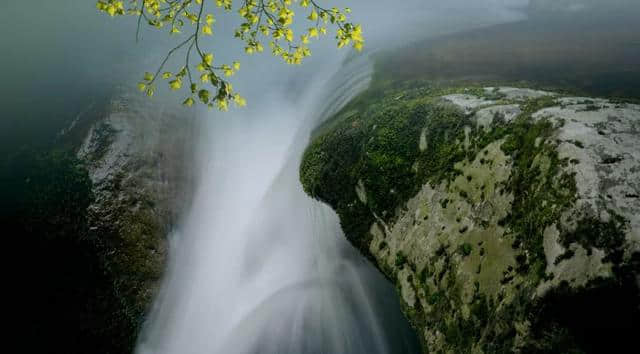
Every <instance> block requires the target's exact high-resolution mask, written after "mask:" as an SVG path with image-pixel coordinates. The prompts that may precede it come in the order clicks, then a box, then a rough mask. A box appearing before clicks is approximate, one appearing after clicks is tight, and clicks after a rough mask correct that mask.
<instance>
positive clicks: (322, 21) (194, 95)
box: [96, 0, 364, 111]
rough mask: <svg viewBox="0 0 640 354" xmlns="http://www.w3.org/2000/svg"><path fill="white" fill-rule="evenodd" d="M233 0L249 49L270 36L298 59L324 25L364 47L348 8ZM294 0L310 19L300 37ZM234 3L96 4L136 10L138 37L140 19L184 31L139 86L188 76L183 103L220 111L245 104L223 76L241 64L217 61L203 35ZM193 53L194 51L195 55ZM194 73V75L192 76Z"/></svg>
mask: <svg viewBox="0 0 640 354" xmlns="http://www.w3.org/2000/svg"><path fill="white" fill-rule="evenodd" d="M125 2H127V3H128V4H127V5H125ZM236 3H239V4H240V6H239V8H238V9H237V13H238V14H239V15H240V16H241V18H242V23H241V24H240V26H239V27H238V28H236V29H235V37H236V38H238V39H239V40H241V41H244V43H245V52H246V53H247V54H254V53H260V52H262V51H263V50H264V46H263V43H266V42H268V43H269V44H268V45H269V47H270V49H271V52H272V54H273V55H274V56H277V57H281V58H282V59H283V60H284V61H285V62H286V63H288V64H301V63H302V61H303V59H304V58H305V57H308V56H310V55H311V50H310V49H309V46H308V44H309V42H310V41H311V40H312V39H314V38H317V37H320V36H321V35H326V33H327V27H328V26H333V27H335V28H336V36H335V38H336V41H337V45H338V47H339V48H342V47H344V46H347V45H349V44H351V45H352V46H353V48H355V49H356V50H358V51H360V50H362V46H363V43H364V39H363V37H362V28H361V26H360V25H356V24H353V23H351V22H349V21H348V20H347V14H349V13H350V12H351V10H350V9H349V8H344V9H343V10H340V9H338V8H336V7H333V8H331V9H327V8H324V7H322V6H320V5H318V3H317V2H316V1H314V0H236ZM294 3H295V4H297V5H298V7H300V8H301V9H302V11H306V12H307V14H308V16H307V17H306V19H307V20H308V21H310V27H309V28H308V29H307V30H306V31H305V32H304V33H301V34H299V38H298V39H296V37H295V33H294V31H293V29H292V28H291V25H292V24H293V21H294V17H295V12H294V9H293V7H294V6H293V5H294ZM214 5H215V6H214ZM233 5H234V4H233V0H127V1H123V0H98V2H97V4H96V6H97V8H98V10H100V11H102V12H105V13H106V14H108V15H109V16H112V17H113V16H125V15H132V16H136V17H137V21H138V22H137V30H136V40H138V39H139V37H140V29H141V27H142V25H143V23H144V24H148V25H149V26H151V27H154V28H157V29H160V30H167V31H168V32H169V34H170V35H174V36H182V37H181V40H180V42H179V43H178V44H177V45H176V46H175V47H173V48H172V49H171V50H169V52H168V53H167V55H166V56H165V57H164V60H163V61H162V63H161V64H160V66H159V67H158V68H157V70H156V71H155V72H147V73H145V75H144V77H143V80H142V81H141V82H140V83H139V84H138V88H139V89H140V91H142V92H146V94H147V95H148V96H150V97H151V96H153V93H154V91H155V89H156V82H157V81H158V80H159V79H164V80H167V82H168V85H169V87H170V88H171V90H174V91H177V90H180V89H183V88H184V86H185V85H184V83H185V82H188V86H187V87H186V88H187V89H188V91H189V96H188V97H186V98H185V99H184V102H183V104H184V105H186V106H189V107H190V106H192V105H193V104H194V103H196V102H200V103H202V104H205V105H208V106H209V107H213V106H214V105H215V106H217V108H218V109H220V110H223V111H226V110H227V109H228V107H229V102H230V101H233V102H234V103H235V104H236V105H237V106H244V105H245V104H246V102H245V99H244V98H242V96H240V95H239V94H238V93H236V92H234V91H233V87H232V85H231V83H230V82H229V81H227V80H226V79H224V78H225V77H230V76H233V75H234V74H235V73H236V72H237V71H238V70H240V63H239V62H238V61H234V62H232V63H226V64H218V63H216V62H215V57H214V53H208V52H205V51H203V50H202V41H203V40H204V38H205V37H208V36H213V34H214V30H213V28H214V24H215V23H216V16H215V15H214V12H217V13H224V12H227V13H228V12H231V11H232V10H233V9H234V6H233ZM211 8H213V9H211ZM183 32H184V34H183ZM185 36H186V37H185ZM180 51H182V52H183V53H184V56H185V59H184V65H182V66H180V67H178V68H176V69H177V70H176V71H175V72H171V71H166V70H165V66H166V65H167V61H168V60H169V58H171V56H172V55H174V54H176V53H177V52H180ZM194 53H195V55H197V58H196V59H195V60H193V56H194ZM192 60H193V61H192ZM194 69H195V70H194ZM196 74H197V75H198V77H194V76H196Z"/></svg>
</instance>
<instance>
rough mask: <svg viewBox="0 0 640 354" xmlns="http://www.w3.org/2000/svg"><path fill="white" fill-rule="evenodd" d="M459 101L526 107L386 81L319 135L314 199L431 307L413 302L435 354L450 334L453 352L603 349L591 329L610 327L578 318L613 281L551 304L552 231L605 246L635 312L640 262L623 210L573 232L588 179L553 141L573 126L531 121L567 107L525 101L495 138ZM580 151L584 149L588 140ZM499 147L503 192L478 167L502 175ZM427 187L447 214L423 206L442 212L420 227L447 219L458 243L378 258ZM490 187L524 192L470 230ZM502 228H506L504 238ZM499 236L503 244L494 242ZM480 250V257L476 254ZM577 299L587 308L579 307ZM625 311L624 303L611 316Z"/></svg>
mask: <svg viewBox="0 0 640 354" xmlns="http://www.w3.org/2000/svg"><path fill="white" fill-rule="evenodd" d="M451 93H472V94H476V95H479V96H481V97H485V98H486V95H491V94H493V95H494V97H493V99H494V100H497V101H498V104H510V103H513V102H509V101H508V100H505V99H504V98H503V97H498V96H495V93H491V92H489V93H487V92H485V91H484V90H481V89H480V86H473V87H470V88H469V87H456V86H454V87H446V86H442V85H441V84H431V85H425V86H421V84H420V83H418V82H413V83H405V84H398V83H390V82H381V81H374V83H373V86H372V88H371V89H370V90H369V91H367V92H365V93H364V94H362V95H360V96H359V97H358V98H356V99H355V100H354V101H353V102H351V103H350V104H349V105H347V107H345V108H344V110H343V111H342V112H340V113H338V114H336V115H335V116H334V117H332V118H330V119H329V120H328V121H327V122H326V123H325V124H323V125H322V126H321V127H319V128H318V129H317V130H316V132H315V134H314V137H313V140H312V142H311V144H310V146H309V148H308V149H307V151H306V152H305V154H304V157H303V161H302V164H301V167H300V176H301V181H302V184H303V186H304V189H305V191H306V192H307V193H308V194H310V195H312V196H313V197H315V198H318V199H321V200H323V201H325V202H327V203H329V204H330V205H331V206H332V207H334V209H335V210H336V211H337V212H338V214H339V216H340V220H341V223H342V225H343V228H344V230H345V234H346V236H347V238H348V239H349V240H350V241H351V242H352V243H353V244H354V245H356V246H357V247H358V248H360V249H361V250H362V251H363V252H364V254H366V255H367V256H368V257H371V258H373V259H374V260H376V261H377V262H379V263H378V265H379V266H380V268H381V269H382V271H383V272H384V273H385V274H386V275H387V277H389V279H391V280H392V281H395V282H396V285H398V286H399V287H400V288H402V289H403V291H404V290H406V287H407V286H408V287H411V288H412V289H413V292H415V293H416V295H417V298H418V299H421V301H416V303H415V305H413V306H409V305H407V304H403V306H404V311H405V313H406V314H407V316H408V317H409V320H410V322H411V323H412V325H413V326H414V327H415V328H417V329H418V330H419V332H420V333H424V331H425V329H427V330H428V332H429V333H430V334H428V335H427V336H426V337H425V336H421V340H422V344H423V347H424V349H425V351H430V350H439V349H442V348H443V347H442V346H441V344H437V343H441V342H439V340H438V339H437V338H436V337H437V335H436V333H440V334H441V335H442V338H443V340H444V342H445V343H446V346H445V348H452V350H454V351H458V352H471V351H472V350H474V348H476V347H477V348H480V349H482V350H484V351H485V352H492V353H493V352H495V353H508V352H512V351H513V350H514V348H515V347H518V348H523V349H526V350H530V351H534V352H536V351H542V352H548V351H555V350H561V351H563V350H569V349H571V350H572V351H575V352H580V351H581V350H582V349H585V348H589V345H600V344H601V343H603V342H601V341H597V340H596V339H593V338H586V337H585V336H583V335H582V334H581V333H592V335H595V332H593V331H592V329H591V327H589V326H595V327H597V328H602V326H600V325H598V324H597V323H596V322H594V321H587V320H586V319H584V318H583V322H581V323H577V322H575V321H573V320H572V319H571V315H570V314H571V313H573V311H576V312H577V311H580V310H579V308H581V309H583V310H582V311H583V312H584V309H586V308H589V306H588V305H587V301H595V300H594V299H595V298H593V297H592V296H594V295H593V294H594V292H593V291H595V290H593V289H600V285H598V284H596V282H593V281H592V282H591V283H589V284H588V285H587V286H585V287H583V288H580V289H571V291H564V292H563V291H562V290H558V291H554V292H551V293H550V295H548V296H545V297H542V298H537V297H536V295H535V294H536V291H537V290H536V289H537V287H538V285H539V284H541V283H542V282H544V281H547V280H550V279H552V278H553V274H546V268H547V264H546V257H545V253H544V247H543V239H544V231H545V229H547V228H548V227H549V226H551V225H554V224H555V225H556V226H557V227H558V228H559V229H560V234H561V241H562V243H563V244H564V246H565V247H568V245H569V244H571V243H576V242H577V243H578V244H580V245H582V246H583V247H585V248H586V249H587V250H590V249H592V248H594V247H596V248H599V249H604V250H606V253H607V259H606V260H610V261H613V262H614V272H615V273H616V275H615V277H614V278H613V279H614V280H612V282H613V283H612V284H617V285H615V286H614V285H612V286H610V287H609V288H610V289H609V290H606V291H611V292H610V293H606V296H614V295H613V294H614V293H615V291H622V292H623V294H625V295H624V296H626V298H625V299H627V300H628V302H627V303H626V305H625V306H630V307H629V308H631V307H632V306H633V305H630V303H631V302H632V300H630V299H631V294H637V290H638V289H637V287H636V286H635V285H634V283H633V280H632V279H627V278H624V276H623V274H627V275H628V274H634V273H633V272H631V271H628V269H627V268H628V267H635V268H634V269H640V267H639V266H638V264H636V263H640V262H636V263H633V262H622V263H621V260H622V253H623V248H622V246H623V244H624V230H625V229H624V228H625V222H624V220H623V219H622V218H619V217H617V216H616V215H615V214H613V213H612V217H611V220H610V221H608V222H602V221H598V220H590V219H588V218H587V219H584V220H581V221H580V222H578V223H577V225H578V228H577V229H576V230H574V231H572V232H569V231H567V230H564V229H562V227H561V226H560V223H558V221H559V220H560V218H561V215H562V214H563V213H564V212H565V211H567V210H570V209H571V208H572V207H573V205H574V203H575V199H576V194H577V189H576V185H575V178H574V176H573V175H572V174H570V173H568V172H566V171H567V169H566V167H568V166H569V164H576V163H579V161H571V160H569V159H566V160H563V159H560V158H559V156H558V153H557V151H556V147H557V146H556V144H557V143H556V141H555V140H554V139H553V136H554V133H555V131H556V129H557V128H559V126H560V124H562V122H557V123H556V122H553V121H551V120H549V119H546V118H544V117H538V118H537V119H533V117H532V115H533V113H535V112H538V111H540V110H542V109H544V108H546V107H551V106H556V105H557V103H556V99H557V98H555V97H550V96H545V97H541V98H537V99H529V100H527V101H525V102H524V103H522V105H521V108H522V113H521V114H520V115H519V116H518V117H516V118H515V119H514V120H512V121H510V122H505V121H504V119H503V117H498V116H496V117H495V118H496V119H494V122H493V124H492V126H491V129H489V130H488V131H485V130H484V129H482V128H476V127H474V124H473V122H472V121H471V118H470V116H471V115H465V114H463V113H462V112H460V111H459V110H457V109H456V108H454V107H453V106H452V105H450V104H447V103H444V102H443V101H442V100H440V99H439V97H440V96H441V95H446V94H451ZM573 143H574V144H575V145H576V146H578V147H581V148H584V144H583V143H581V142H579V141H575V142H573ZM492 144H493V146H491V147H490V146H489V145H492ZM496 149H498V151H500V152H501V154H502V153H503V154H504V155H506V156H507V162H508V164H509V167H510V172H508V175H507V177H505V180H504V181H501V182H495V181H493V184H492V182H491V180H488V179H487V178H495V176H494V177H485V176H483V175H482V174H479V173H476V174H474V175H472V174H471V173H470V172H469V171H473V170H469V168H470V167H469V166H472V163H473V162H474V161H476V162H478V163H479V164H480V166H481V168H492V167H491V166H493V165H494V164H495V163H496V162H497V160H496V156H499V155H496V154H495V150H496ZM490 151H493V152H490ZM425 183H429V185H430V186H431V187H432V188H433V189H435V190H437V191H444V192H442V193H443V194H442V195H440V196H439V197H438V198H436V199H429V200H433V201H434V202H436V203H438V204H437V206H436V205H424V206H421V207H422V208H425V210H432V209H437V210H438V211H437V213H436V212H431V214H429V213H428V212H423V211H422V209H419V210H416V216H415V218H416V219H415V221H414V225H416V222H418V220H417V218H418V212H419V213H421V214H420V216H419V217H420V222H427V220H431V218H429V215H432V216H433V215H437V217H436V218H446V220H451V222H452V220H455V221H456V223H457V224H456V225H457V226H456V227H455V228H453V229H452V231H453V232H454V233H455V234H452V235H449V236H446V235H444V236H442V237H449V238H448V240H449V241H445V243H440V246H439V248H438V250H437V251H434V253H433V255H430V254H427V255H425V254H419V255H415V254H411V253H409V254H406V253H405V252H403V251H401V250H398V249H397V248H393V247H397V246H393V247H392V246H390V244H391V243H389V244H387V242H385V241H379V239H378V241H377V242H381V243H380V247H379V250H383V249H384V252H382V251H381V252H380V254H378V255H376V256H374V255H372V254H370V253H369V250H370V248H369V245H370V243H371V241H372V237H373V236H372V234H371V233H370V232H369V230H370V228H371V225H373V224H374V223H376V222H377V223H378V224H379V227H380V228H382V227H385V228H386V227H393V225H394V223H395V222H396V221H397V218H398V217H400V216H402V215H405V214H404V208H406V203H407V201H409V199H411V198H413V197H414V196H416V194H417V193H418V191H419V190H420V189H421V188H422V186H423V185H424V184H425ZM356 186H360V187H359V188H360V191H364V192H365V193H366V203H364V202H362V201H361V199H359V198H358V196H357V193H356ZM438 186H443V187H442V188H440V189H438ZM489 191H492V192H491V193H493V191H495V193H499V195H501V196H502V195H503V194H508V195H510V196H512V199H509V200H510V207H509V208H508V209H507V210H505V212H506V217H502V216H500V217H498V218H497V219H496V220H498V221H491V222H489V221H486V220H480V221H476V223H475V228H474V229H471V230H470V229H469V226H467V225H466V224H463V223H462V219H463V218H464V215H463V214H459V212H460V207H461V205H462V204H461V203H463V204H464V203H468V204H471V206H472V207H479V206H480V205H481V203H485V201H486V199H485V198H487V197H488V196H490V195H491V194H488V192H489ZM491 202H495V201H493V200H491ZM494 212H495V211H494ZM433 213H436V214H433ZM449 213H452V214H451V215H449ZM410 214H411V215H413V211H411V212H410ZM501 215H504V214H501ZM403 220H406V219H403ZM446 220H445V221H442V220H441V221H440V222H446ZM383 224H384V225H383ZM478 227H480V229H478ZM414 230H415V229H414ZM442 230H445V228H444V227H443V228H442ZM482 230H484V231H482ZM498 230H504V235H502V234H501V233H498ZM412 232H415V231H412ZM434 232H435V231H434ZM442 232H447V231H442ZM500 232H502V231H500ZM494 234H496V235H497V236H491V235H494ZM487 235H489V236H487ZM434 236H435V235H434ZM384 237H389V235H386V236H384ZM416 237H420V236H416ZM439 237H440V236H439ZM480 237H482V238H480ZM487 237H495V239H492V238H487ZM497 238H500V239H499V240H498V239H497ZM454 239H455V240H460V241H452V240H454ZM504 241H507V242H508V243H507V244H506V247H507V248H508V249H507V250H505V249H504V248H501V247H500V245H502V244H503V242H504ZM447 242H451V243H447ZM476 243H477V244H478V252H475V251H474V249H475V244H476ZM452 244H453V247H450V246H451V245H452ZM383 245H384V246H383ZM391 245H393V244H391ZM388 249H390V250H391V251H392V252H393V253H391V254H390V257H392V258H386V257H387V256H386V255H387V254H388V251H387V250H388ZM405 251H406V249H405ZM456 253H457V254H456ZM415 256H418V257H422V256H428V257H430V258H428V259H427V261H426V264H424V265H417V266H416V265H415V264H413V263H412V261H413V260H415V259H416V258H415ZM376 257H378V258H376ZM393 257H394V258H393ZM501 257H503V258H504V259H502V258H501ZM571 257H573V254H572V251H571V250H568V251H567V252H565V253H564V254H563V255H561V256H559V257H558V258H557V259H556V262H558V263H559V262H562V261H563V260H564V259H569V258H571ZM634 257H635V258H640V256H634ZM385 260H386V261H385ZM407 264H409V265H410V269H409V271H410V272H409V275H408V276H407V281H408V282H409V285H406V282H404V281H402V282H400V281H399V280H398V279H397V274H398V272H399V271H400V270H403V271H407V268H406V267H405V265H407ZM616 264H617V265H616ZM634 264H635V265H634ZM625 267H626V268H625ZM623 268H624V269H623ZM496 269H500V270H499V271H497V272H498V273H499V274H493V273H491V272H494V271H496ZM634 272H636V273H637V270H634ZM496 276H497V277H498V278H497V279H494V278H495V277H496ZM470 282H474V283H473V284H475V288H474V289H475V290H473V291H472V293H471V294H470V293H469V291H470V290H469V289H468V288H467V284H469V283H470ZM494 283H495V286H494ZM402 284H405V285H402ZM592 290H593V291H592ZM598 291H599V290H598ZM603 291H604V290H603ZM585 294H587V295H585ZM533 298H535V299H536V300H532V299H533ZM576 298H579V299H580V300H579V302H578V304H580V306H582V307H571V306H568V303H569V302H571V301H572V299H576ZM625 301H626V300H625ZM423 306H424V308H423ZM558 306H565V307H566V308H565V310H566V311H564V310H563V311H564V312H563V311H560V310H557V309H558ZM540 309H543V310H540ZM551 309H553V310H551ZM621 309H622V307H620V308H618V307H616V306H613V307H612V311H621ZM540 311H542V312H540ZM554 311H558V315H555V314H554ZM540 313H541V315H540V316H542V317H540V318H541V319H540V320H538V319H537V317H535V316H536V314H540ZM532 316H533V317H532ZM581 316H582V315H581ZM598 316H601V317H599V318H603V319H606V321H610V320H611V319H612V318H613V317H611V316H609V315H607V314H606V313H604V312H603V313H599V314H598ZM621 316H622V317H623V318H625V320H624V321H626V322H625V323H624V326H626V327H624V328H625V329H623V330H622V331H621V333H626V332H625V331H626V329H628V328H630V327H628V326H629V325H630V324H631V323H632V322H633V321H636V319H637V318H638V317H637V316H636V317H633V316H629V315H621ZM634 316H635V315H634ZM532 318H533V319H535V320H532ZM610 325H611V324H610V323H609V324H607V326H610ZM585 326H586V327H585ZM581 331H582V332H581ZM585 331H586V332H585ZM589 331H592V332H589ZM428 336H434V337H432V338H428ZM602 338H608V339H611V338H615V340H617V341H622V342H624V341H625V340H624V339H622V337H621V336H618V335H616V334H615V333H614V332H612V331H611V330H610V329H607V330H605V335H604V336H603V337H602ZM608 339H607V340H608ZM603 340H604V339H603ZM596 341H597V343H596ZM429 343H431V345H433V343H436V344H435V345H436V348H435V349H434V348H430V347H429V346H430V344H429ZM594 343H595V344H594ZM598 343H599V344H598ZM526 350H525V351H526ZM585 350H587V349H585ZM587 352H588V350H587Z"/></svg>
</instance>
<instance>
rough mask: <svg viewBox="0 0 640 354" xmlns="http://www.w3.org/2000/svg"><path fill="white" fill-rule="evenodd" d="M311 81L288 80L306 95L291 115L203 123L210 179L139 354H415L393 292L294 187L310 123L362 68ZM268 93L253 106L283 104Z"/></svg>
mask: <svg viewBox="0 0 640 354" xmlns="http://www.w3.org/2000/svg"><path fill="white" fill-rule="evenodd" d="M316 76H321V77H328V78H330V79H329V80H320V81H318V80H306V81H305V82H306V83H307V85H306V87H305V84H304V83H300V82H298V83H294V84H295V85H296V86H297V87H298V88H299V90H304V94H300V95H297V97H296V98H294V100H295V102H289V105H288V106H286V107H289V108H286V107H285V108H282V106H281V107H280V108H279V109H278V110H277V111H270V110H267V111H266V112H265V111H264V110H263V111H262V112H261V113H259V114H258V115H257V116H259V117H261V119H260V120H259V121H256V120H255V119H252V118H250V117H252V112H246V116H243V117H236V118H234V119H235V120H234V121H229V120H226V121H225V125H224V127H218V126H217V125H218V124H219V123H217V122H215V121H213V122H212V123H211V127H210V128H209V130H211V131H212V132H213V135H209V136H208V137H207V139H208V141H211V144H210V145H209V146H208V147H207V148H205V150H206V149H208V150H209V154H205V155H204V156H208V160H206V161H205V162H203V166H204V167H203V176H207V178H205V179H203V180H202V182H201V185H200V187H199V189H198V191H197V196H196V199H195V201H194V205H193V210H192V211H191V213H190V215H189V216H188V218H187V220H186V222H185V224H184V227H182V228H181V229H180V230H179V231H178V232H177V234H176V235H175V236H174V238H173V241H174V242H173V245H172V250H171V254H172V258H171V264H170V266H169V273H168V277H167V279H166V281H165V284H164V288H163V289H162V292H161V295H160V297H159V298H158V299H157V300H156V303H155V306H154V309H153V311H152V313H151V315H150V319H149V321H148V324H147V326H146V329H145V331H144V333H143V336H142V337H141V340H140V343H139V346H138V349H137V351H138V353H141V354H147V353H388V352H394V353H402V352H415V351H416V349H417V348H416V342H415V338H414V336H413V333H412V332H411V330H410V329H409V327H408V325H407V323H406V320H405V319H404V318H403V317H402V315H401V313H400V310H399V304H398V303H397V300H396V294H395V293H394V291H393V289H392V287H391V285H390V284H388V283H387V281H386V280H385V279H383V277H382V276H381V275H380V274H379V273H378V272H377V271H376V270H375V269H374V268H373V266H372V265H371V264H370V263H368V262H366V261H365V259H364V258H363V257H362V256H361V255H359V254H358V253H357V252H356V251H355V250H354V249H353V248H352V247H351V245H349V244H348V243H347V241H346V239H345V238H344V236H343V235H342V233H341V230H340V226H339V220H338V218H337V216H336V215H335V213H334V212H333V211H332V210H331V209H329V207H327V206H325V205H323V204H321V203H319V202H317V201H314V200H312V199H311V198H309V197H308V196H307V195H305V194H304V192H303V191H302V187H301V185H300V182H299V181H298V166H299V163H300V158H301V155H302V152H303V151H304V148H305V146H306V144H307V143H308V139H309V136H310V132H311V130H312V128H313V127H315V126H316V125H317V124H318V123H319V119H321V118H323V117H326V116H328V115H330V114H332V113H333V112H335V111H337V110H338V109H340V108H341V107H342V106H343V105H344V104H345V103H346V102H348V101H349V100H350V99H351V98H352V97H353V96H354V95H356V94H358V93H359V92H361V91H362V90H363V89H365V88H366V87H367V85H368V83H369V80H370V76H371V65H370V63H369V62H368V60H367V58H366V57H364V56H362V57H360V58H358V59H355V60H351V61H350V62H349V63H348V64H346V65H345V66H344V67H343V68H342V69H341V70H340V71H339V72H338V73H336V74H335V75H333V76H331V75H326V74H325V75H316ZM310 82H312V83H311V84H309V83H310ZM274 95H275V96H274ZM277 95H278V94H277V93H275V94H274V93H270V94H266V95H264V97H263V98H262V100H264V101H265V102H267V101H271V102H273V101H277V102H285V100H283V98H282V97H276V96H277ZM258 104H260V103H258ZM262 108H263V109H264V106H262ZM271 118H272V119H273V120H269V119H271ZM266 122H268V123H269V124H265V123H266ZM217 128H219V129H217ZM223 129H224V130H223Z"/></svg>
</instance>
